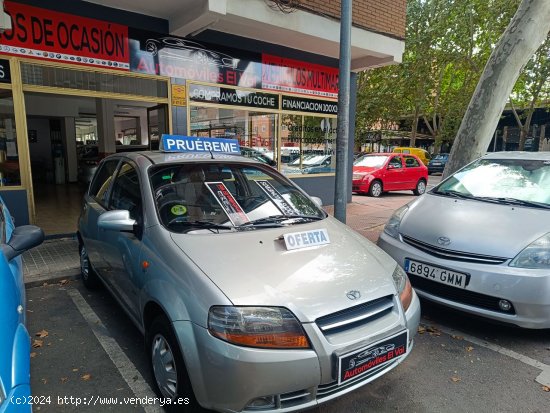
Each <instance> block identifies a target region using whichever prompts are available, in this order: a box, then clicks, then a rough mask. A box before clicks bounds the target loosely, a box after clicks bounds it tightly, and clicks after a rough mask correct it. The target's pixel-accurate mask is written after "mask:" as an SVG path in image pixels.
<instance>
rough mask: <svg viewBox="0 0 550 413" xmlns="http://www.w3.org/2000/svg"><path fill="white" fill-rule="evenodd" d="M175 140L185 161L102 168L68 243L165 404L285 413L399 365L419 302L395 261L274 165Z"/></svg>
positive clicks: (127, 160) (121, 162)
mask: <svg viewBox="0 0 550 413" xmlns="http://www.w3.org/2000/svg"><path fill="white" fill-rule="evenodd" d="M179 138H186V139H182V140H178V139H176V137H174V138H172V137H170V139H169V141H168V142H167V143H165V144H164V146H165V147H168V148H169V150H170V148H172V147H173V145H172V146H170V145H171V144H173V143H174V142H178V145H177V147H176V149H177V150H189V149H194V150H195V152H188V153H168V152H166V153H163V152H142V153H126V154H117V155H112V156H109V157H107V158H105V159H104V160H103V161H102V162H101V164H100V165H99V167H98V170H97V172H96V174H95V177H94V179H93V181H92V183H91V185H90V188H89V190H88V193H87V194H86V195H85V202H84V208H83V211H82V214H81V216H80V221H79V231H78V237H79V241H80V258H81V270H82V278H83V282H84V283H85V285H86V286H88V287H95V286H97V285H98V283H99V282H100V281H101V282H103V283H104V284H105V285H106V286H107V288H108V290H109V291H110V292H111V293H112V294H113V295H114V297H115V298H116V299H117V300H118V301H119V303H120V305H121V306H122V308H123V309H124V310H125V311H126V313H127V314H128V315H129V317H130V318H131V319H132V321H133V322H134V323H135V324H136V326H137V327H138V328H139V329H140V330H141V331H142V332H143V333H144V335H145V342H146V351H147V354H148V358H149V360H150V364H151V367H152V372H153V376H154V381H155V384H156V386H157V391H158V393H159V394H160V395H161V396H162V397H165V398H168V399H170V400H173V403H174V404H181V405H182V407H183V410H182V411H188V410H185V407H186V405H187V403H191V404H193V403H197V404H198V405H200V406H202V407H204V408H209V409H214V410H217V411H221V412H248V411H254V412H258V411H261V412H264V411H265V412H290V411H295V410H301V409H305V408H309V407H313V406H316V405H317V404H319V403H321V402H325V401H327V400H330V399H333V398H335V397H337V396H341V395H342V394H345V393H347V392H349V391H352V390H354V389H357V388H358V387H360V386H362V385H364V384H366V383H368V382H370V381H372V380H374V379H375V378H377V377H379V376H381V375H383V374H385V373H386V372H388V371H389V370H391V369H392V368H394V367H395V366H397V365H398V364H399V363H400V362H401V361H403V360H404V359H405V357H407V355H408V354H409V353H410V351H411V349H412V344H413V337H414V335H415V333H416V330H417V326H418V323H419V318H420V305H419V300H418V297H417V296H416V294H415V292H414V291H413V290H412V288H411V286H410V283H409V281H408V279H407V276H406V274H405V273H404V271H403V270H402V268H401V267H400V266H399V265H397V263H396V262H395V261H394V260H393V259H392V258H391V257H389V256H388V255H387V254H386V253H385V252H383V251H382V250H380V249H379V248H378V247H377V246H376V245H374V244H372V243H371V242H369V241H368V240H367V239H365V238H364V237H362V236H361V235H359V234H357V233H355V232H354V231H352V230H351V229H350V228H348V227H347V226H345V225H343V224H341V223H340V222H338V221H337V220H335V219H333V218H331V217H329V216H327V214H326V213H325V212H324V211H323V210H322V209H321V208H320V207H319V201H318V200H317V201H316V200H315V199H312V198H310V197H309V196H308V195H307V194H305V193H304V192H303V191H302V190H301V189H300V188H298V187H297V186H295V185H294V184H293V183H291V182H290V181H289V180H288V179H286V178H285V177H284V176H283V175H281V174H280V173H279V172H277V171H276V170H274V169H273V168H271V167H269V166H267V165H264V164H262V163H260V162H257V161H255V160H251V159H248V158H245V157H242V156H239V155H231V154H226V153H219V151H226V152H227V151H230V152H232V151H231V150H230V148H229V147H225V148H224V147H220V145H219V142H218V140H214V139H211V141H212V142H210V141H208V140H207V139H202V140H200V144H193V143H192V140H191V138H188V137H179ZM163 139H166V136H165V137H163ZM180 143H181V144H180ZM200 149H203V150H204V149H206V151H203V152H197V151H196V150H200ZM237 150H238V148H237ZM236 153H239V154H240V151H237V152H236ZM193 411H195V410H193Z"/></svg>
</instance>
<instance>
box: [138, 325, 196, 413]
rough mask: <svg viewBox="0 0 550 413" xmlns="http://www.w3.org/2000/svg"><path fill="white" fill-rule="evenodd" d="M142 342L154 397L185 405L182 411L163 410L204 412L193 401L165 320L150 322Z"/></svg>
mask: <svg viewBox="0 0 550 413" xmlns="http://www.w3.org/2000/svg"><path fill="white" fill-rule="evenodd" d="M145 340H146V343H145V344H146V346H147V347H146V348H147V351H148V353H149V364H150V369H151V373H152V375H153V378H154V383H155V389H156V392H157V394H158V395H159V396H160V397H163V398H168V399H170V400H176V399H178V398H183V399H186V400H185V401H186V402H187V403H186V405H185V406H184V408H183V410H181V407H182V406H172V410H170V408H171V406H169V405H165V409H167V410H168V411H184V412H186V411H192V412H197V413H199V412H204V411H205V410H203V409H202V408H200V406H199V405H198V403H197V401H196V399H195V396H194V394H193V389H192V387H191V381H190V380H189V375H188V374H187V369H186V367H185V362H184V361H183V356H182V354H181V351H180V348H179V344H178V341H177V339H176V336H175V334H174V332H173V330H172V326H171V324H170V322H169V321H168V319H167V318H166V317H165V316H158V317H156V318H155V319H154V320H153V322H152V323H151V325H150V327H149V328H148V329H147V332H146V338H145ZM187 409H189V410H187Z"/></svg>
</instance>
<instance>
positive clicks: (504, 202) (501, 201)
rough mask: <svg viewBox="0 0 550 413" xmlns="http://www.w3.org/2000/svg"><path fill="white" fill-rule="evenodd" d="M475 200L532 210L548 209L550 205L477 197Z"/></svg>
mask: <svg viewBox="0 0 550 413" xmlns="http://www.w3.org/2000/svg"><path fill="white" fill-rule="evenodd" d="M477 199H479V200H480V201H486V202H494V203H496V204H504V205H520V206H526V207H533V208H542V209H550V205H548V204H545V203H542V202H536V201H525V200H523V199H516V198H508V197H490V196H482V197H478V198H477Z"/></svg>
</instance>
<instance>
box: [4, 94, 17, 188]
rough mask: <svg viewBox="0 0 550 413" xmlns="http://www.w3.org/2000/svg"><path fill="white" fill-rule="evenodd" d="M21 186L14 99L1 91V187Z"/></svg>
mask: <svg viewBox="0 0 550 413" xmlns="http://www.w3.org/2000/svg"><path fill="white" fill-rule="evenodd" d="M16 185H21V171H20V169H19V149H18V147H17V135H16V133H15V115H14V110H13V97H12V94H11V91H10V90H0V186H16Z"/></svg>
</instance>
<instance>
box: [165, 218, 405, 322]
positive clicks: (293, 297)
mask: <svg viewBox="0 0 550 413" xmlns="http://www.w3.org/2000/svg"><path fill="white" fill-rule="evenodd" d="M318 229H326V230H327V232H328V235H329V239H330V244H326V245H321V246H314V247H308V248H302V249H296V250H289V251H287V249H286V247H285V243H284V240H283V239H282V237H283V235H284V234H288V233H295V232H303V231H309V230H318ZM171 236H172V239H173V240H174V242H175V243H176V244H177V245H178V246H179V247H180V248H181V250H182V251H183V252H184V253H186V254H187V255H188V256H189V257H190V259H192V260H193V261H194V262H195V263H196V265H197V266H198V267H199V268H200V269H201V270H202V271H203V272H204V273H205V274H206V275H207V276H208V277H209V278H210V279H211V280H212V282H213V283H214V284H216V285H217V286H218V288H219V289H220V290H221V291H222V292H223V293H224V294H225V295H226V296H227V297H228V298H229V300H231V302H232V303H233V304H234V305H256V306H282V307H286V308H288V309H290V310H291V311H292V312H293V313H294V314H295V315H296V316H297V317H298V319H299V320H300V321H302V322H312V321H314V320H315V319H317V318H318V317H320V316H323V315H326V314H330V313H333V312H336V311H340V310H342V309H345V308H348V307H350V306H352V305H358V304H361V303H364V302H367V301H371V300H373V299H375V298H378V297H382V296H387V295H391V294H395V293H396V290H395V286H394V283H393V279H392V273H393V271H394V270H395V266H396V263H395V261H394V260H393V259H392V258H390V257H389V256H388V255H387V254H386V253H385V252H383V251H382V250H381V249H380V248H378V247H377V246H376V245H374V244H373V243H371V242H370V241H368V240H367V239H366V238H364V237H362V236H361V235H359V234H357V233H356V232H354V231H352V230H351V229H350V228H349V227H347V226H345V225H344V224H342V223H340V222H338V221H337V220H335V219H334V218H331V217H329V218H326V219H324V220H322V221H317V222H313V223H308V224H301V225H293V226H285V227H280V228H269V229H265V228H263V229H257V230H251V231H242V232H237V233H229V232H228V233H220V234H171ZM352 290H357V291H359V292H360V293H361V297H360V298H359V299H357V300H354V301H350V299H349V298H347V296H346V293H347V292H349V291H352Z"/></svg>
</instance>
